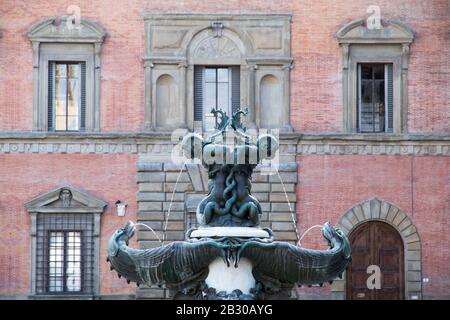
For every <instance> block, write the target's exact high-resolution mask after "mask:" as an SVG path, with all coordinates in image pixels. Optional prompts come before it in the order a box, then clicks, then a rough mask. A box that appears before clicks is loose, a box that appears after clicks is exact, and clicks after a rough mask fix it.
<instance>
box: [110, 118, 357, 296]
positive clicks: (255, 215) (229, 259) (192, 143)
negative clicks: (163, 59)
mask: <svg viewBox="0 0 450 320" xmlns="http://www.w3.org/2000/svg"><path fill="white" fill-rule="evenodd" d="M212 112H213V113H214V114H215V116H216V119H217V121H216V122H217V125H216V132H215V133H214V134H213V135H211V136H209V137H207V138H206V139H203V138H202V137H201V136H200V135H198V134H195V133H190V134H188V135H186V136H185V137H184V138H183V140H182V148H183V154H184V156H185V157H186V158H188V159H200V160H201V162H202V165H203V166H204V167H205V168H206V170H208V178H209V180H208V189H209V192H208V195H207V196H206V197H205V198H204V199H203V200H202V201H201V202H200V203H199V205H198V207H197V213H196V216H197V221H198V223H199V227H198V228H196V229H191V230H188V231H187V233H186V240H185V241H175V242H172V243H169V244H166V245H162V246H160V247H157V248H152V249H145V250H140V249H133V248H130V247H128V241H129V239H130V238H131V237H132V236H133V235H134V233H135V226H134V224H133V223H132V222H131V221H130V222H128V223H127V225H126V226H125V227H124V228H121V229H119V230H117V231H116V232H115V233H114V234H113V236H112V237H111V239H110V240H109V243H108V258H107V260H108V261H109V263H110V264H111V270H113V269H114V270H115V271H116V272H117V273H118V275H119V277H124V278H125V279H126V280H127V281H128V282H135V283H136V284H137V285H138V286H139V285H141V284H143V285H147V286H152V285H158V286H162V285H165V286H166V288H168V289H169V290H170V291H171V294H172V296H173V298H174V299H197V300H198V299H200V300H205V299H212V300H255V299H263V300H266V299H288V298H289V297H290V293H291V291H292V289H293V287H294V286H295V285H296V284H297V285H308V286H311V285H316V284H319V285H322V284H323V283H325V282H332V281H333V280H334V279H335V278H336V277H338V276H340V275H341V274H342V272H343V271H344V270H345V268H346V267H347V265H348V263H349V262H350V259H351V250H350V245H349V242H348V239H347V237H346V236H345V235H344V234H343V233H342V232H341V231H340V230H339V229H336V228H334V227H332V226H331V225H330V224H329V223H325V224H324V225H323V227H322V235H323V237H324V238H325V239H326V240H327V242H328V245H329V247H330V248H329V249H328V250H311V249H304V248H302V247H298V246H295V245H292V244H290V243H287V242H278V241H274V237H273V233H272V231H271V230H270V229H268V228H264V229H263V228H259V227H258V226H259V224H260V217H261V214H262V210H261V206H260V204H259V202H258V200H257V199H256V198H255V197H253V196H252V195H251V175H252V172H253V170H254V168H255V167H256V166H257V165H258V164H259V163H260V162H261V161H262V160H264V159H271V158H273V157H274V156H275V153H276V152H277V150H278V141H277V139H276V138H275V137H274V136H272V135H270V134H264V135H260V136H259V137H258V139H257V140H256V141H254V139H252V137H250V136H249V135H247V134H246V129H245V128H244V127H243V125H242V123H241V118H240V117H241V115H245V114H246V112H245V111H238V112H235V113H233V115H232V117H231V119H230V118H229V117H228V116H227V114H226V113H225V112H222V111H221V110H212ZM229 127H231V129H232V131H231V130H230V131H231V133H233V135H234V136H235V138H236V140H237V141H238V143H237V145H236V146H233V147H230V146H228V145H226V144H223V143H222V142H223V137H224V135H225V134H226V133H227V132H228V130H227V128H229Z"/></svg>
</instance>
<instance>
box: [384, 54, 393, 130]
mask: <svg viewBox="0 0 450 320" xmlns="http://www.w3.org/2000/svg"><path fill="white" fill-rule="evenodd" d="M385 73H386V76H385V78H386V94H385V95H386V108H387V113H386V114H387V121H386V122H387V130H386V131H387V132H393V131H394V100H393V96H394V92H393V91H394V90H393V73H392V64H390V63H389V64H386V65H385Z"/></svg>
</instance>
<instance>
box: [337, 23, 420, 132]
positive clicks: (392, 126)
mask: <svg viewBox="0 0 450 320" xmlns="http://www.w3.org/2000/svg"><path fill="white" fill-rule="evenodd" d="M381 22H382V23H381V28H379V29H368V28H367V25H366V23H365V19H358V20H354V21H352V22H350V23H348V24H346V25H345V26H343V27H342V28H341V29H340V30H339V31H338V32H337V34H336V37H337V39H338V42H339V44H340V46H341V49H342V88H343V107H344V108H343V129H344V131H346V132H358V133H360V132H361V133H394V134H400V133H404V132H406V131H407V119H408V110H407V109H408V64H409V47H410V44H411V43H412V42H413V40H414V33H413V32H412V31H411V30H409V29H408V28H407V27H406V26H404V25H402V24H401V23H398V22H394V21H389V22H388V21H381Z"/></svg>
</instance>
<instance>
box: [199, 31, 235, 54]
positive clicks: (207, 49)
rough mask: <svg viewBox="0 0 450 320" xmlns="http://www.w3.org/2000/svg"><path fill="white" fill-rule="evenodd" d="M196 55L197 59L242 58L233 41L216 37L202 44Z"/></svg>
mask: <svg viewBox="0 0 450 320" xmlns="http://www.w3.org/2000/svg"><path fill="white" fill-rule="evenodd" d="M194 54H195V56H196V57H197V58H208V59H221V58H229V57H240V52H239V49H238V47H237V46H236V44H235V43H234V42H233V41H232V40H231V39H229V38H227V37H216V36H215V35H214V36H213V37H210V38H207V39H205V40H203V41H202V42H200V44H199V45H198V47H197V48H196V49H195V50H194Z"/></svg>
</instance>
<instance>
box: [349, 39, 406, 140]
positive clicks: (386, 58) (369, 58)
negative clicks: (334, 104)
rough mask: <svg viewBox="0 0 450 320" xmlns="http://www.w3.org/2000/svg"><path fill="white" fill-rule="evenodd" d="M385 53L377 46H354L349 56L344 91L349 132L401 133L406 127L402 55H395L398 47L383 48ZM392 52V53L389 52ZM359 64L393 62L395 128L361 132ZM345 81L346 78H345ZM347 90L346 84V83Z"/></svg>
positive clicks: (366, 133)
mask: <svg viewBox="0 0 450 320" xmlns="http://www.w3.org/2000/svg"><path fill="white" fill-rule="evenodd" d="M381 50H383V51H385V52H384V54H382V55H379V54H380V51H379V50H377V49H376V48H375V47H372V48H370V47H368V46H354V48H353V52H352V53H351V54H350V57H349V68H348V73H349V75H348V86H347V90H346V92H344V127H345V130H346V131H347V132H351V133H358V134H365V135H368V134H376V135H380V134H393V133H397V134H398V133H401V132H403V131H404V130H405V129H404V128H405V125H406V123H405V121H406V119H405V114H404V113H405V111H406V106H405V101H404V99H403V92H404V89H403V87H404V83H403V81H402V75H401V73H402V72H401V57H399V56H397V55H395V52H397V51H398V48H395V47H390V48H382V49H381ZM389 53H391V54H389ZM358 64H392V72H393V77H392V88H393V93H392V96H393V130H392V131H382V132H361V131H360V130H359V126H358V112H359V111H358V109H359V107H358V91H359V90H358ZM343 80H344V81H345V79H343ZM344 90H345V85H344Z"/></svg>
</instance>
